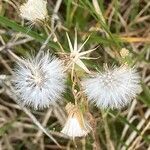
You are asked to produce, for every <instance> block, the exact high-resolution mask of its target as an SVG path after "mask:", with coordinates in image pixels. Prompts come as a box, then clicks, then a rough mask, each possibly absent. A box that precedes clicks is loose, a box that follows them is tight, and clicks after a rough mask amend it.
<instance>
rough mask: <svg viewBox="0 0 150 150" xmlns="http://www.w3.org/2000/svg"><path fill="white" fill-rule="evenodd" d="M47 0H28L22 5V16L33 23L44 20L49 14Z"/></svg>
mask: <svg viewBox="0 0 150 150" xmlns="http://www.w3.org/2000/svg"><path fill="white" fill-rule="evenodd" d="M46 7H47V1H46V0H28V1H27V2H26V3H24V4H23V5H21V6H20V16H21V17H22V18H23V19H27V20H29V21H31V22H33V23H35V22H36V21H43V20H45V19H46V17H47V16H48V13H47V8H46Z"/></svg>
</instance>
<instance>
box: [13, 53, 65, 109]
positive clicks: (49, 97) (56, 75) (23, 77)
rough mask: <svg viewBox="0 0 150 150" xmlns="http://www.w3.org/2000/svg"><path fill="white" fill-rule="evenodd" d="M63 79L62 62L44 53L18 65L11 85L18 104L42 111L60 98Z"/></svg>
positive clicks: (62, 89)
mask: <svg viewBox="0 0 150 150" xmlns="http://www.w3.org/2000/svg"><path fill="white" fill-rule="evenodd" d="M64 77H65V75H64V73H63V66H62V62H61V61H60V60H58V59H56V58H54V57H51V56H50V55H49V53H45V54H41V55H37V56H36V57H33V58H29V59H25V60H24V63H18V65H17V67H16V69H15V71H14V78H13V84H14V87H15V91H16V93H17V95H18V97H19V100H20V103H22V104H23V105H28V106H31V107H33V108H34V109H42V108H45V107H48V106H49V105H51V104H55V102H56V101H57V100H58V99H59V98H60V96H61V94H62V92H63V91H64V88H65V86H64V79H65V78H64Z"/></svg>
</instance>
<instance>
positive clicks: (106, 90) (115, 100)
mask: <svg viewBox="0 0 150 150" xmlns="http://www.w3.org/2000/svg"><path fill="white" fill-rule="evenodd" d="M139 83H140V76H139V74H138V73H137V71H136V69H135V68H129V67H127V66H121V67H114V68H107V69H105V71H104V72H100V73H98V74H97V75H96V76H94V77H91V78H89V79H85V80H84V81H83V82H82V85H83V88H84V92H85V93H86V95H87V97H88V100H89V101H90V102H94V103H96V105H97V106H98V107H101V108H111V109H113V108H122V107H124V106H126V105H127V104H128V103H129V102H131V100H132V99H133V98H135V97H136V95H137V94H138V93H140V92H141V86H140V84H139Z"/></svg>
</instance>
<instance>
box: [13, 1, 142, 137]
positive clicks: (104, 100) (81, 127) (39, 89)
mask: <svg viewBox="0 0 150 150" xmlns="http://www.w3.org/2000/svg"><path fill="white" fill-rule="evenodd" d="M20 16H21V17H22V18H23V19H26V20H28V21H29V22H31V23H32V24H37V23H39V24H40V23H43V24H46V26H47V23H46V20H47V19H48V11H47V2H46V1H45V0H36V3H35V1H34V0H28V1H27V2H26V3H24V4H23V5H22V6H21V7H20ZM54 35H55V34H54ZM66 36H67V40H68V45H69V49H70V52H69V53H65V52H64V53H63V54H62V55H63V56H65V58H67V59H65V60H64V59H60V58H63V57H60V58H56V56H53V55H51V54H50V53H49V52H41V51H40V52H39V53H38V54H37V55H36V56H32V57H29V58H25V59H22V61H19V62H18V63H17V66H16V68H15V69H14V70H15V71H14V79H13V85H14V89H15V92H16V94H17V96H18V97H19V100H18V101H19V103H22V104H23V105H25V106H30V107H32V108H34V109H43V108H47V107H49V106H50V105H55V104H56V103H57V102H59V100H62V96H63V95H62V94H63V93H64V92H65V89H66V86H67V85H65V83H66V82H65V81H66V79H67V75H68V74H70V76H71V81H72V92H73V95H74V99H75V102H74V104H72V103H70V102H69V103H68V104H67V105H66V107H65V108H66V112H67V114H68V119H67V121H66V124H65V125H64V127H63V129H62V131H61V132H62V133H63V134H66V135H67V136H68V137H70V138H73V139H74V138H75V137H82V136H86V135H87V134H88V133H89V132H90V131H91V130H92V127H91V125H90V123H89V122H88V119H87V117H86V114H87V113H89V112H88V109H84V111H83V109H81V106H82V105H84V104H87V101H88V102H90V104H91V103H94V104H95V105H96V106H97V107H98V108H101V109H107V108H109V109H120V108H122V107H124V106H126V105H127V104H129V103H130V102H131V100H132V99H133V98H135V97H136V95H137V94H139V93H140V91H141V86H140V76H139V74H138V72H137V70H136V68H135V67H130V65H129V64H128V63H127V62H126V61H122V64H121V65H120V66H114V67H108V66H107V65H106V64H105V65H104V68H103V70H102V71H95V72H94V71H90V70H89V69H88V67H87V66H86V65H85V64H84V63H83V61H82V60H84V59H88V60H89V59H95V58H91V57H89V54H90V53H92V52H93V51H95V50H96V48H94V49H89V50H87V51H82V49H83V47H84V45H85V44H86V42H87V41H88V39H89V37H88V38H87V39H86V40H85V42H83V44H80V46H79V44H78V43H77V31H76V30H75V38H74V44H72V43H71V40H70V37H69V35H68V33H66ZM128 55H129V51H128V50H127V49H125V48H123V49H122V50H121V52H120V57H121V59H122V60H123V59H124V58H125V57H126V56H128ZM76 65H77V66H79V67H80V68H81V69H83V71H85V73H86V74H87V75H86V77H84V78H83V79H80V78H79V77H78V74H77V73H76V72H77V70H76V67H75V66H76ZM76 86H78V87H79V88H76Z"/></svg>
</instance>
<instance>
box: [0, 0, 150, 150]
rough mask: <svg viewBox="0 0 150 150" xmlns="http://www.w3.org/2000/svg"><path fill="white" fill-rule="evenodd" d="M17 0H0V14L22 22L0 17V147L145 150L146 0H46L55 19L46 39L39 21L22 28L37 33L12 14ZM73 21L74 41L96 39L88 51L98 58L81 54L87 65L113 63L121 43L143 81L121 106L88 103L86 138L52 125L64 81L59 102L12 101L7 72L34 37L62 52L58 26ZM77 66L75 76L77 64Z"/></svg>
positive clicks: (67, 27) (59, 114) (149, 102)
mask: <svg viewBox="0 0 150 150" xmlns="http://www.w3.org/2000/svg"><path fill="white" fill-rule="evenodd" d="M22 2H23V0H18V1H15V0H2V1H1V2H0V14H1V16H4V17H5V18H9V19H11V20H13V21H15V22H16V23H17V24H20V25H22V26H23V29H22V28H19V27H18V26H15V25H13V24H9V22H7V21H8V20H7V21H6V20H4V19H3V18H0V43H1V44H0V45H1V46H0V150H35V149H36V150H45V149H49V150H53V149H64V150H73V149H78V150H80V149H81V150H91V149H93V150H150V146H149V145H150V135H149V133H150V108H149V107H150V89H149V87H150V2H149V0H132V1H130V0H120V1H118V0H112V1H109V0H106V1H103V0H102V1H101V0H99V1H98V0H93V1H91V2H90V1H89V0H85V1H84V0H64V1H62V0H57V2H55V1H52V0H48V9H49V14H51V17H50V19H51V28H52V29H54V26H55V24H56V25H58V28H57V29H56V31H55V34H56V36H57V38H58V39H57V40H58V41H57V42H55V41H54V39H52V37H51V41H50V42H48V41H47V43H48V44H46V43H45V44H43V42H44V41H45V40H46V37H47V36H46V34H47V32H48V31H47V30H45V29H44V28H43V27H41V26H33V27H32V28H31V29H30V30H33V31H35V32H36V33H37V34H38V36H39V37H37V38H36V35H35V34H33V33H31V32H30V31H28V32H26V31H27V30H26V29H27V28H26V27H27V25H26V24H25V23H24V22H23V21H22V20H21V19H20V17H19V15H18V12H19V11H18V8H19V5H20V4H21V3H22ZM56 15H58V18H59V20H57V19H56ZM75 27H77V28H78V34H79V37H80V40H82V41H83V39H85V37H87V35H89V34H91V38H90V40H89V41H88V43H87V47H96V46H99V47H98V48H97V50H96V52H94V53H93V54H92V55H93V56H94V57H100V58H99V59H97V60H94V61H91V60H90V61H87V62H86V64H87V66H88V67H89V68H90V69H91V70H92V69H94V68H95V67H99V68H100V67H101V66H102V65H103V63H108V64H119V61H118V57H117V53H118V52H119V51H120V49H121V48H122V47H126V48H128V49H129V50H130V53H131V57H132V59H131V60H130V61H132V63H133V64H136V66H137V67H138V69H139V71H140V74H141V77H142V85H143V89H142V93H141V94H140V95H139V97H137V99H134V100H133V101H132V103H131V104H130V105H129V106H128V107H126V108H125V109H123V110H121V111H111V110H108V111H107V112H105V111H101V110H99V109H97V108H95V107H94V106H92V107H91V108H90V112H91V114H92V117H91V122H92V124H93V131H92V132H91V133H90V134H89V136H87V137H86V138H82V139H76V140H75V141H72V140H68V139H67V137H65V136H64V135H63V134H61V133H60V131H61V129H62V127H63V126H64V123H65V121H66V118H67V116H66V112H65V110H64V106H65V104H66V103H67V102H68V101H73V98H72V96H73V94H72V93H71V85H70V83H69V81H68V89H67V91H68V92H66V94H65V95H64V103H61V104H59V105H57V106H56V107H50V108H49V109H45V110H43V111H34V110H32V109H27V108H25V107H23V106H19V105H18V104H17V103H16V102H17V97H16V96H15V95H14V93H13V90H12V89H13V87H11V84H10V79H11V75H12V74H13V68H14V65H15V61H16V60H18V59H19V56H25V55H26V54H27V53H37V51H38V50H39V49H40V47H41V46H42V45H43V47H42V50H43V49H46V48H47V49H48V48H50V51H51V52H52V53H59V52H62V47H63V49H65V51H68V45H67V42H66V35H65V32H66V31H69V34H70V35H74V28H75ZM29 35H30V36H29ZM48 35H49V33H48ZM60 46H61V47H60ZM45 47H46V48H45ZM88 49H89V48H88ZM62 57H63V56H62ZM78 74H79V76H83V72H82V71H81V70H79V72H78ZM70 93H71V94H70ZM108 94H109V93H108Z"/></svg>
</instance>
